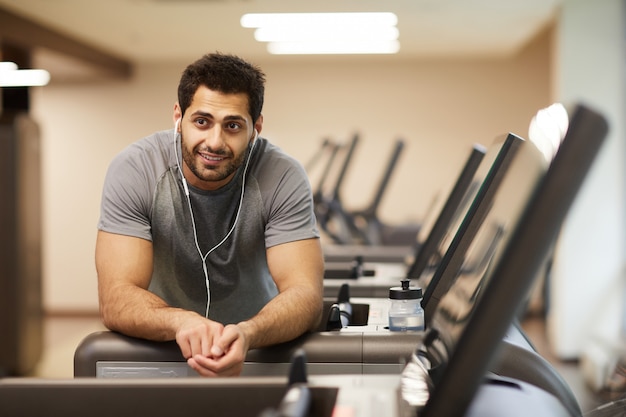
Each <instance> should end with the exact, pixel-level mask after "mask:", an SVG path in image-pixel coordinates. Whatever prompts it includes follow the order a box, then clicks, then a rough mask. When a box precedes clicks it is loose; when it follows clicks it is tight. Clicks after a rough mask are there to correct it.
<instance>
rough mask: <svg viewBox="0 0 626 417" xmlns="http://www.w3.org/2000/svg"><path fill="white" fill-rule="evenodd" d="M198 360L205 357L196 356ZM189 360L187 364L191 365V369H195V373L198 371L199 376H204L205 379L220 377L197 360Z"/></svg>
mask: <svg viewBox="0 0 626 417" xmlns="http://www.w3.org/2000/svg"><path fill="white" fill-rule="evenodd" d="M196 357H198V358H204V356H200V355H198V356H196ZM196 357H193V358H189V359H187V364H188V365H189V367H190V368H191V369H193V370H194V371H196V372H197V373H198V375H200V376H204V377H216V376H218V375H217V374H216V373H215V372H213V371H211V370H210V369H208V368H206V367H204V366H202V365H201V364H200V363H199V362H198V361H197V360H196V359H195V358H196Z"/></svg>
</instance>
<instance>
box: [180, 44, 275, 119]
mask: <svg viewBox="0 0 626 417" xmlns="http://www.w3.org/2000/svg"><path fill="white" fill-rule="evenodd" d="M201 85H203V86H205V87H207V88H209V89H211V90H214V91H219V92H220V93H224V94H238V93H245V94H246V95H247V96H248V111H249V113H250V116H252V122H256V121H257V119H258V118H259V116H260V115H261V111H262V110H263V97H264V94H265V74H264V73H263V72H262V71H261V69H260V68H258V67H256V66H255V65H253V64H250V63H248V62H246V61H244V60H243V59H241V58H239V57H237V56H234V55H227V54H221V53H211V54H207V55H204V56H203V57H202V58H200V59H198V60H197V61H196V62H194V63H192V64H191V65H189V66H188V67H187V68H185V71H183V74H182V76H181V78H180V83H179V84H178V104H179V105H180V108H181V112H182V114H185V111H186V110H187V108H188V107H189V106H190V105H191V100H192V99H193V95H194V94H195V93H196V91H197V90H198V87H200V86H201Z"/></svg>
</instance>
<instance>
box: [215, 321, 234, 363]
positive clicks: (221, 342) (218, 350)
mask: <svg viewBox="0 0 626 417" xmlns="http://www.w3.org/2000/svg"><path fill="white" fill-rule="evenodd" d="M239 337H240V333H239V331H238V330H237V328H236V327H235V326H226V327H225V328H224V331H223V332H222V334H221V335H220V336H219V337H216V338H214V339H213V345H212V346H211V354H212V355H213V356H214V357H216V358H219V357H221V356H223V355H224V354H225V353H226V352H228V351H229V350H230V346H231V345H232V344H233V343H234V342H235V341H236V340H237V339H238V338H239Z"/></svg>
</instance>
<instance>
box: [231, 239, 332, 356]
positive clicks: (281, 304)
mask: <svg viewBox="0 0 626 417" xmlns="http://www.w3.org/2000/svg"><path fill="white" fill-rule="evenodd" d="M267 262H268V265H269V270H270V273H271V275H272V277H273V279H274V282H275V283H276V286H277V287H278V291H279V294H278V295H277V296H276V297H275V298H274V299H273V300H272V301H270V302H269V303H268V304H267V305H266V306H265V307H264V308H263V309H262V310H261V311H260V312H259V313H258V314H257V315H256V316H254V317H253V318H252V319H250V320H247V321H244V322H242V323H239V327H240V328H241V329H242V331H243V332H244V334H245V336H246V338H247V339H248V341H249V343H250V348H258V347H263V346H268V345H272V344H276V343H280V342H285V341H288V340H291V339H294V338H296V337H298V336H300V335H301V334H302V333H305V332H306V331H312V330H315V328H316V327H317V326H318V324H319V321H320V320H321V314H322V307H323V276H324V260H323V255H322V249H321V246H320V241H319V239H307V240H300V241H295V242H290V243H285V244H282V245H278V246H274V247H272V248H270V249H268V250H267Z"/></svg>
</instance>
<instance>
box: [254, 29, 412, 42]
mask: <svg viewBox="0 0 626 417" xmlns="http://www.w3.org/2000/svg"><path fill="white" fill-rule="evenodd" d="M398 35H399V32H398V28H397V27H395V26H373V27H366V26H356V25H343V26H325V27H307V26H305V27H301V26H293V25H291V26H275V27H260V28H258V29H257V30H256V31H255V32H254V39H256V40H257V41H259V42H313V41H316V42H317V41H335V40H338V39H339V40H342V41H345V40H354V41H377V40H378V41H393V40H396V39H398Z"/></svg>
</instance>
